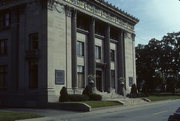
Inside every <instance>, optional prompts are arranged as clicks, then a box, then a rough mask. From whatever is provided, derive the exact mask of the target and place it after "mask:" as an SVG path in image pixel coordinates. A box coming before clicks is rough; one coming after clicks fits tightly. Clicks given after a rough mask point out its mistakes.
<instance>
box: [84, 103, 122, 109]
mask: <svg viewBox="0 0 180 121" xmlns="http://www.w3.org/2000/svg"><path fill="white" fill-rule="evenodd" d="M81 103H85V104H87V105H89V106H91V108H100V107H108V106H116V105H117V106H118V105H119V106H120V105H122V104H121V103H120V102H118V101H84V102H81Z"/></svg>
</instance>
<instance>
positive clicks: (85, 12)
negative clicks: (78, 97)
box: [0, 0, 138, 106]
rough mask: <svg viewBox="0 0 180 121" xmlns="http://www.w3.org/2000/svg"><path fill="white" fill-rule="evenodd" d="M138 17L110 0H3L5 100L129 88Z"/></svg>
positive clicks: (0, 53) (0, 63)
mask: <svg viewBox="0 0 180 121" xmlns="http://www.w3.org/2000/svg"><path fill="white" fill-rule="evenodd" d="M137 22H138V19H136V18H135V17H133V16H131V15H129V14H127V13H126V12H124V11H122V10H119V9H118V8H116V7H115V6H112V5H111V4H109V3H107V2H105V1H104V0H0V105H9V106H43V105H46V104H47V102H57V101H58V98H59V92H60V90H61V88H62V87H63V86H65V87H67V89H68V91H69V93H81V92H82V90H83V89H84V87H85V86H86V85H88V83H89V81H92V80H93V82H94V85H95V87H96V89H97V90H99V91H102V92H111V91H113V90H114V91H115V92H116V93H119V94H122V90H123V87H124V89H125V90H126V91H127V93H129V91H130V88H131V85H132V84H133V83H136V66H135V48H134V46H135V45H134V44H135V31H134V26H135V24H136V23H137Z"/></svg>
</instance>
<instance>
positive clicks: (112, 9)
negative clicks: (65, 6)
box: [85, 0, 139, 24]
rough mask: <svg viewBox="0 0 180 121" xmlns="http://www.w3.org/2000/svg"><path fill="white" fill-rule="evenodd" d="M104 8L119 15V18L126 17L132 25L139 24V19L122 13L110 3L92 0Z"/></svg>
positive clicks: (102, 0)
mask: <svg viewBox="0 0 180 121" xmlns="http://www.w3.org/2000/svg"><path fill="white" fill-rule="evenodd" d="M85 1H88V0H85ZM92 1H94V2H96V3H98V4H100V5H102V6H104V7H106V8H107V9H109V10H111V11H113V12H115V13H117V14H119V15H121V16H124V17H126V18H127V19H129V20H131V21H133V22H134V24H137V23H138V22H139V19H138V18H136V17H134V16H132V15H130V14H129V13H127V12H125V11H123V10H122V9H119V8H118V7H116V6H115V5H112V4H111V3H109V2H106V1H105V0H92Z"/></svg>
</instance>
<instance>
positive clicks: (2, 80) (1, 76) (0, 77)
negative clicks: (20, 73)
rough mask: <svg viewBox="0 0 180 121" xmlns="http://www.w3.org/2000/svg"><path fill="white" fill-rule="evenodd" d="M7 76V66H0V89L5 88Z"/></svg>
mask: <svg viewBox="0 0 180 121" xmlns="http://www.w3.org/2000/svg"><path fill="white" fill-rule="evenodd" d="M6 76H7V66H6V65H0V89H5V88H6V82H7V80H6V78H7V77H6Z"/></svg>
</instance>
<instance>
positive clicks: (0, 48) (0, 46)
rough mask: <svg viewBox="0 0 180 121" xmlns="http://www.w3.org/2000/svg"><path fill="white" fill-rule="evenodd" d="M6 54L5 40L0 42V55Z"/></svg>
mask: <svg viewBox="0 0 180 121" xmlns="http://www.w3.org/2000/svg"><path fill="white" fill-rule="evenodd" d="M6 54H7V39H3V40H0V55H6Z"/></svg>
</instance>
